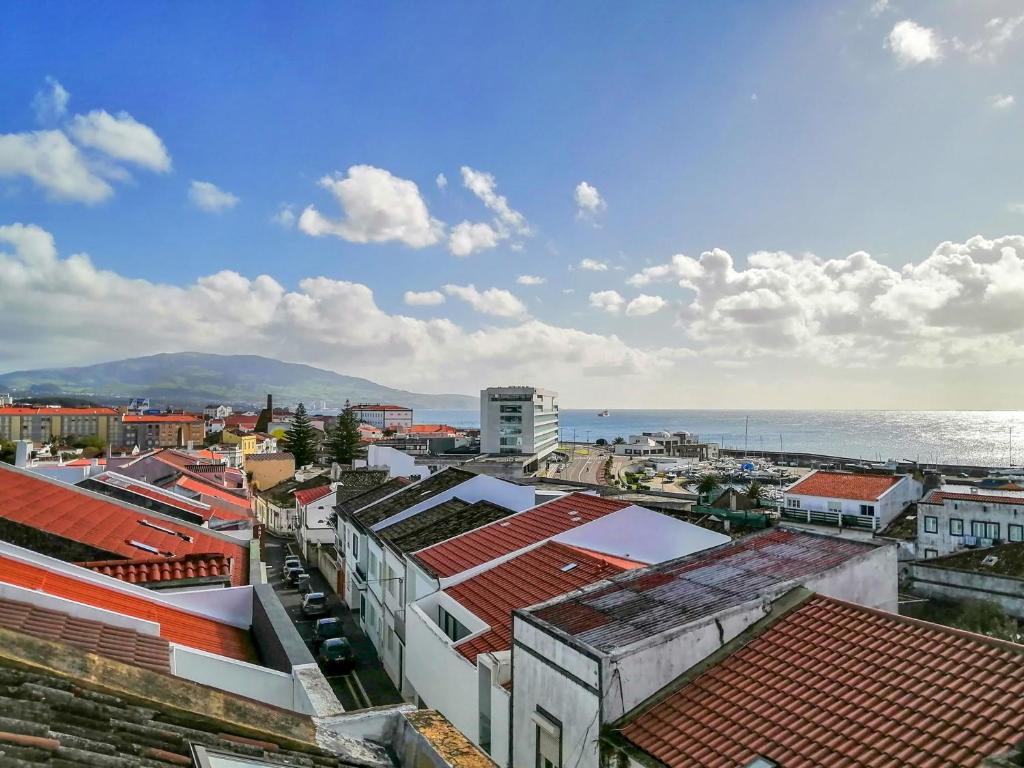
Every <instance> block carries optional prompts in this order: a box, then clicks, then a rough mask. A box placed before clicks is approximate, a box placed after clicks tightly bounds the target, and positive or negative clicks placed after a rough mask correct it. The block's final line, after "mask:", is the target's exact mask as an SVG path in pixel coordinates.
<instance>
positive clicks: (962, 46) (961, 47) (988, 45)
mask: <svg viewBox="0 0 1024 768" xmlns="http://www.w3.org/2000/svg"><path fill="white" fill-rule="evenodd" d="M1022 24H1024V15H1021V16H1011V17H1008V18H1004V17H996V18H994V19H989V20H988V22H987V23H986V24H985V29H984V31H983V32H982V34H981V35H980V36H979V37H977V38H976V39H975V40H974V41H973V42H970V43H965V42H963V41H962V40H960V39H958V38H954V39H953V47H954V48H955V49H956V50H957V51H959V52H961V53H964V54H967V56H969V57H970V58H971V59H974V60H975V61H989V62H991V61H995V60H996V59H997V58H998V57H999V54H1000V53H1002V52H1003V50H1004V49H1005V48H1006V47H1007V46H1008V45H1009V44H1010V42H1012V41H1013V39H1014V38H1015V37H1016V36H1017V31H1018V29H1020V27H1021V25H1022Z"/></svg>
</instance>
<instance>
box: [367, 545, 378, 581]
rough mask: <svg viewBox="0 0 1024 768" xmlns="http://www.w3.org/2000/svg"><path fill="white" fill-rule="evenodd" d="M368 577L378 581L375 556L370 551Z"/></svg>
mask: <svg viewBox="0 0 1024 768" xmlns="http://www.w3.org/2000/svg"><path fill="white" fill-rule="evenodd" d="M369 558H370V578H371V579H374V580H375V581H380V570H379V568H378V562H377V556H376V555H375V554H373V552H370V554H369Z"/></svg>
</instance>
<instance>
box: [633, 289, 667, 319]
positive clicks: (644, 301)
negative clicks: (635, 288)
mask: <svg viewBox="0 0 1024 768" xmlns="http://www.w3.org/2000/svg"><path fill="white" fill-rule="evenodd" d="M667 305H668V302H667V301H665V300H664V299H663V298H661V296H649V295H648V294H646V293H641V294H640V295H639V296H637V297H636V298H635V299H633V300H632V301H631V302H629V304H627V305H626V314H627V315H629V316H630V317H645V316H647V315H653V314H654V313H655V312H658V311H659V310H661V309H664V308H665V306H667Z"/></svg>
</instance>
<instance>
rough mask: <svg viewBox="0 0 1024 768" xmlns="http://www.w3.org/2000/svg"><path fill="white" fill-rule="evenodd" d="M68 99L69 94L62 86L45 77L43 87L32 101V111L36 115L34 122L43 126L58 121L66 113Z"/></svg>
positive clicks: (69, 97)
mask: <svg viewBox="0 0 1024 768" xmlns="http://www.w3.org/2000/svg"><path fill="white" fill-rule="evenodd" d="M70 99H71V94H70V93H68V92H67V90H65V88H64V86H63V85H61V84H60V83H58V82H57V81H56V80H55V79H54V78H52V77H49V76H47V78H46V85H45V87H44V88H43V89H42V90H40V91H38V92H37V93H36V95H35V97H34V98H33V99H32V111H33V112H35V113H36V120H37V121H39V122H40V123H41V124H43V125H50V124H51V123H55V122H56V121H58V120H60V119H61V118H62V117H64V115H65V114H66V113H67V111H68V101H69V100H70Z"/></svg>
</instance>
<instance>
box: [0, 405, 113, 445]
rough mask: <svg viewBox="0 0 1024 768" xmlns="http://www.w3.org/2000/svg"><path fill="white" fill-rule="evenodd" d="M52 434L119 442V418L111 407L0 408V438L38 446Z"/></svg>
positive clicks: (107, 442) (107, 443) (109, 443)
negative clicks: (23, 441) (25, 441)
mask: <svg viewBox="0 0 1024 768" xmlns="http://www.w3.org/2000/svg"><path fill="white" fill-rule="evenodd" d="M56 437H70V438H87V437H91V438H96V439H98V440H100V441H101V442H103V443H104V444H105V445H121V444H122V443H123V439H122V435H121V417H120V414H118V412H117V411H116V410H114V409H113V408H64V407H43V408H31V407H29V408H21V407H15V406H5V407H0V440H10V441H12V442H16V441H18V440H30V441H31V442H32V443H33V445H35V446H36V447H39V446H42V445H46V444H47V443H49V442H50V441H51V440H53V439H54V438H56Z"/></svg>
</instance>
